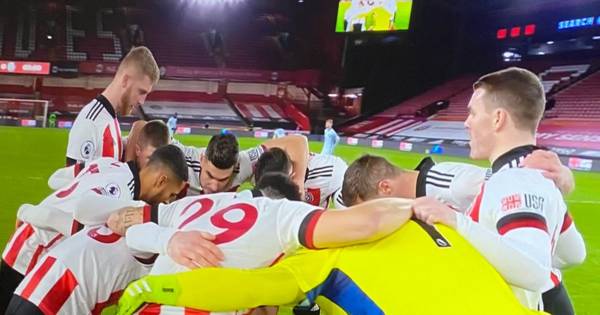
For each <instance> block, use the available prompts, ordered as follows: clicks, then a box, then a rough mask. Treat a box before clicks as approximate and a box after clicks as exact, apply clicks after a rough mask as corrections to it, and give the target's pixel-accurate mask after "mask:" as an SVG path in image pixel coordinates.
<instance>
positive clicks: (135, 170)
mask: <svg viewBox="0 0 600 315" xmlns="http://www.w3.org/2000/svg"><path fill="white" fill-rule="evenodd" d="M127 166H129V170H131V174H133V182H134V187H133V200H138V199H139V198H140V169H139V168H138V166H137V164H136V163H135V161H129V162H127Z"/></svg>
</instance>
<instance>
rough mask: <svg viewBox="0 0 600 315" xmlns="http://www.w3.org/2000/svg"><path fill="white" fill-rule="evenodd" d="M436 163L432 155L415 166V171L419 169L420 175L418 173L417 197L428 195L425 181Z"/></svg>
mask: <svg viewBox="0 0 600 315" xmlns="http://www.w3.org/2000/svg"><path fill="white" fill-rule="evenodd" d="M434 165H435V162H434V161H433V159H432V158H431V157H429V156H428V157H426V158H424V159H423V160H421V162H419V165H417V167H415V171H419V175H417V191H416V192H417V197H423V196H425V195H426V187H425V181H426V180H427V173H429V170H430V169H431V168H432V167H433V166H434Z"/></svg>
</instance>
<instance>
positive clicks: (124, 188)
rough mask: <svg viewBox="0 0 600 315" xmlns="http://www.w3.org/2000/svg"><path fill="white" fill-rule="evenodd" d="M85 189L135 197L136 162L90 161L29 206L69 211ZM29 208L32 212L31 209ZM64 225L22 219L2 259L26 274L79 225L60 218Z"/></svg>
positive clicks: (76, 204)
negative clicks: (61, 185)
mask: <svg viewBox="0 0 600 315" xmlns="http://www.w3.org/2000/svg"><path fill="white" fill-rule="evenodd" d="M88 193H95V194H98V195H102V196H106V197H110V198H115V199H120V200H137V199H138V198H139V194H140V179H139V171H138V168H137V166H136V165H135V163H134V162H128V163H123V162H118V161H115V160H113V159H111V158H101V159H98V160H96V161H93V162H91V163H89V164H88V166H87V167H86V168H84V169H83V170H82V171H81V172H80V173H79V175H77V177H75V179H73V181H71V182H70V183H69V184H68V185H67V186H65V187H64V189H62V190H58V191H55V192H54V193H52V194H51V195H49V196H48V197H46V198H45V199H44V200H43V201H42V202H41V203H40V204H39V207H35V209H33V210H36V211H44V209H53V210H58V211H62V212H64V213H68V214H71V215H72V213H73V210H74V209H75V208H76V207H77V206H78V204H79V201H80V200H81V198H82V197H83V196H85V195H86V194H88ZM31 212H33V215H35V211H31ZM39 215H44V214H43V213H40V214H39ZM64 225H65V226H61V227H60V228H57V229H55V230H50V229H47V228H43V229H42V228H39V227H36V226H34V225H32V224H29V223H27V222H25V223H24V224H22V225H21V226H20V227H19V228H18V229H17V230H16V231H15V233H14V234H13V236H12V237H11V239H10V240H9V242H8V244H7V245H6V248H5V249H4V252H3V254H2V259H3V260H4V261H5V262H6V263H7V264H8V265H9V266H11V267H12V268H13V269H15V270H17V271H18V272H19V273H21V274H26V273H27V272H28V271H29V270H31V269H32V268H33V266H35V264H36V262H37V260H38V259H39V257H41V256H42V255H43V254H45V253H46V252H47V251H48V250H49V249H50V248H51V247H52V246H55V245H56V244H57V243H59V242H60V241H61V240H62V239H63V238H64V237H63V234H65V235H67V236H68V235H71V234H74V233H75V232H77V231H78V230H80V229H81V228H82V225H81V224H80V223H79V222H77V221H75V220H72V221H71V220H69V221H68V222H64ZM66 225H68V226H66ZM61 232H62V233H61Z"/></svg>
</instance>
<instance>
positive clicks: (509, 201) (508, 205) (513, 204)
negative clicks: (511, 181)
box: [501, 194, 522, 211]
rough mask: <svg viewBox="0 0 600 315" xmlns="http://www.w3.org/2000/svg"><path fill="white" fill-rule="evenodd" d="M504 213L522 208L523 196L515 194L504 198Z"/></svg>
mask: <svg viewBox="0 0 600 315" xmlns="http://www.w3.org/2000/svg"><path fill="white" fill-rule="evenodd" d="M501 203H502V211H509V210H512V209H517V208H520V207H521V203H522V202H521V195H520V194H514V195H510V196H507V197H504V198H502V201H501Z"/></svg>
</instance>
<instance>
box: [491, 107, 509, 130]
mask: <svg viewBox="0 0 600 315" xmlns="http://www.w3.org/2000/svg"><path fill="white" fill-rule="evenodd" d="M492 119H493V124H494V130H495V131H498V130H499V129H501V128H502V127H503V126H504V125H505V124H506V123H507V122H508V121H507V119H508V112H507V111H506V110H505V109H503V108H496V109H495V110H494V112H493V113H492Z"/></svg>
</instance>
